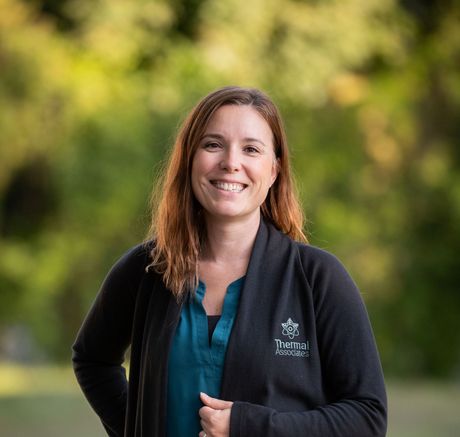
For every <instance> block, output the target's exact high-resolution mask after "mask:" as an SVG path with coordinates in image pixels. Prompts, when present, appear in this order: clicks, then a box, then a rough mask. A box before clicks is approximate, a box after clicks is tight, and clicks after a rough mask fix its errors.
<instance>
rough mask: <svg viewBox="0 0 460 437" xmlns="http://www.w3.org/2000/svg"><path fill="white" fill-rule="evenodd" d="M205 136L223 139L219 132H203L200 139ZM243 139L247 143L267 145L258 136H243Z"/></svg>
mask: <svg viewBox="0 0 460 437" xmlns="http://www.w3.org/2000/svg"><path fill="white" fill-rule="evenodd" d="M205 138H215V139H218V140H225V137H224V136H223V135H221V134H215V133H208V134H205V135H203V136H202V137H201V139H202V140H203V139H205ZM243 141H245V142H249V143H254V142H255V143H260V144H262V146H264V147H267V146H266V144H265V143H264V142H263V141H262V140H259V139H258V138H253V137H245V138H243Z"/></svg>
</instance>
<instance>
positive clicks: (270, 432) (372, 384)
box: [230, 248, 387, 437]
mask: <svg viewBox="0 0 460 437" xmlns="http://www.w3.org/2000/svg"><path fill="white" fill-rule="evenodd" d="M314 251H316V252H317V256H316V257H315V259H316V260H315V262H311V259H307V258H308V257H304V259H303V260H302V264H303V269H304V274H305V278H306V281H307V282H308V284H309V286H308V288H310V289H311V292H312V295H313V300H314V304H315V313H316V330H317V339H318V345H319V353H320V359H321V368H322V374H323V376H322V379H323V381H322V385H323V387H324V388H323V390H324V392H325V394H326V398H327V402H326V403H325V404H324V405H318V406H317V407H315V408H314V409H311V410H308V411H295V412H279V411H277V410H274V409H272V408H268V407H266V406H262V405H256V404H251V403H248V402H238V401H237V402H234V404H233V407H232V412H231V420H230V436H231V437H240V436H241V437H242V436H247V435H254V436H259V435H260V436H262V435H263V436H267V437H270V436H277V437H294V436H299V435H304V436H308V437H339V436H340V437H345V436H350V437H371V436H385V434H386V426H387V405H386V393H385V385H384V379H383V372H382V368H381V364H380V359H379V356H378V352H377V348H376V344H375V340H374V336H373V333H372V328H371V325H370V322H369V318H368V315H367V312H366V309H365V306H364V303H363V301H362V299H361V296H360V293H359V291H358V289H357V287H356V285H355V284H354V282H353V280H352V279H351V277H350V276H349V274H348V273H347V272H346V271H345V268H344V267H343V266H342V264H341V263H340V262H339V261H338V260H337V258H335V257H334V256H333V255H331V254H329V253H328V252H325V251H322V250H320V249H317V248H314Z"/></svg>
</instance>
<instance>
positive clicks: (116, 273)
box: [72, 245, 146, 437]
mask: <svg viewBox="0 0 460 437" xmlns="http://www.w3.org/2000/svg"><path fill="white" fill-rule="evenodd" d="M145 259H146V251H145V249H143V246H142V245H139V246H136V247H135V248H133V249H131V250H130V251H129V252H127V253H126V254H125V255H124V256H123V257H122V258H120V259H119V260H118V261H117V262H116V263H115V265H114V266H113V267H112V269H111V270H110V272H109V273H108V275H107V276H106V278H105V280H104V281H103V283H102V286H101V288H100V290H99V293H98V294H97V297H96V299H95V301H94V303H93V304H92V306H91V309H90V310H89V313H88V314H87V316H86V318H85V320H84V322H83V324H82V326H81V328H80V331H79V332H78V335H77V338H76V340H75V343H74V344H73V346H72V350H73V353H72V362H73V367H74V371H75V375H76V377H77V380H78V383H79V385H80V387H81V389H82V391H83V393H84V394H85V396H86V398H87V400H88V402H89V403H90V405H91V407H92V408H93V410H94V411H95V412H96V414H97V415H98V416H99V418H100V419H101V421H102V424H103V425H104V428H105V429H106V431H107V433H108V435H109V436H113V437H121V436H123V435H124V426H125V414H126V405H127V389H128V383H127V379H126V372H125V369H124V367H123V366H122V364H123V362H124V357H125V352H126V350H127V348H128V347H129V344H130V339H131V331H132V322H133V313H134V307H135V293H136V290H137V288H138V285H139V282H140V278H141V276H142V273H143V271H144V268H145V262H144V261H145Z"/></svg>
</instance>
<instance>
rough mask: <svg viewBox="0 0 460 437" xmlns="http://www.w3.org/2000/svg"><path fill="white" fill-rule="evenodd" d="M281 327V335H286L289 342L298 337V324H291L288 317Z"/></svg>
mask: <svg viewBox="0 0 460 437" xmlns="http://www.w3.org/2000/svg"><path fill="white" fill-rule="evenodd" d="M281 326H282V327H283V332H282V334H283V335H287V336H288V337H289V338H290V339H291V340H292V339H293V338H294V337H297V336H298V335H299V329H298V328H299V324H298V323H295V322H293V321H292V319H291V318H290V317H289V319H288V320H287V322H285V323H281Z"/></svg>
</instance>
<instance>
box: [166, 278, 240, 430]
mask: <svg viewBox="0 0 460 437" xmlns="http://www.w3.org/2000/svg"><path fill="white" fill-rule="evenodd" d="M243 282H244V277H242V278H239V279H237V280H236V281H234V282H232V283H231V284H230V285H229V286H228V288H227V293H226V295H225V299H224V305H223V308H222V315H221V317H220V319H219V321H218V322H217V325H216V328H215V329H214V333H213V334H212V339H211V342H209V337H208V319H207V315H206V312H205V310H204V307H203V304H202V302H203V297H204V295H205V293H206V286H205V284H204V283H203V282H201V281H200V282H199V285H198V288H197V290H196V294H195V296H194V297H190V298H189V299H188V301H187V302H186V303H184V306H183V307H182V311H181V315H180V320H179V324H178V326H177V329H176V332H175V335H174V339H173V343H172V347H171V352H170V356H169V363H168V394H167V436H168V437H186V436H193V437H196V436H197V435H198V433H199V432H200V431H201V426H200V417H199V415H198V410H199V409H200V408H201V407H202V406H203V405H202V403H201V400H200V392H204V393H206V394H208V395H209V396H212V397H216V398H219V395H220V385H221V381H222V372H223V368H224V361H225V353H226V350H227V343H228V339H229V338H230V333H231V330H232V326H233V321H234V319H235V316H236V311H237V308H238V302H239V298H240V291H241V288H242V285H243Z"/></svg>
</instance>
